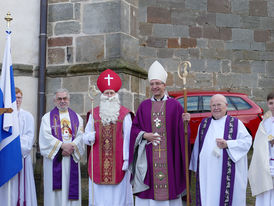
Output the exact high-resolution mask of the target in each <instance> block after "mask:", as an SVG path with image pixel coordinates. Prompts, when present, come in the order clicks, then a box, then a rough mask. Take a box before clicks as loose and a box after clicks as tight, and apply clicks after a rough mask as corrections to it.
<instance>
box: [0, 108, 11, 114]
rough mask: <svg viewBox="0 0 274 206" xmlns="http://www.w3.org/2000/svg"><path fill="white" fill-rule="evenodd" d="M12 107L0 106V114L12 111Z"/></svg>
mask: <svg viewBox="0 0 274 206" xmlns="http://www.w3.org/2000/svg"><path fill="white" fill-rule="evenodd" d="M12 112H13V109H12V108H0V115H2V114H4V113H12Z"/></svg>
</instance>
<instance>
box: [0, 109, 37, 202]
mask: <svg viewBox="0 0 274 206" xmlns="http://www.w3.org/2000/svg"><path fill="white" fill-rule="evenodd" d="M18 120H19V129H20V142H21V152H22V165H23V168H22V170H21V171H20V172H19V173H18V174H17V175H15V176H14V177H13V178H12V179H11V180H10V181H9V182H8V183H6V184H5V185H3V186H2V187H1V188H0V205H2V204H3V205H9V204H10V205H11V206H15V205H16V204H17V200H18V191H19V194H20V197H19V198H20V205H23V202H24V201H26V206H36V205H37V199H36V189H35V183H34V176H33V167H32V160H31V154H30V153H31V149H32V146H33V143H34V119H33V116H32V114H31V113H30V112H28V111H25V110H23V109H20V110H19V111H18ZM19 180H20V182H19ZM8 193H9V195H8ZM8 202H9V203H8Z"/></svg>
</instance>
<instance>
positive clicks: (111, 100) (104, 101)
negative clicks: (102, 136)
mask: <svg viewBox="0 0 274 206" xmlns="http://www.w3.org/2000/svg"><path fill="white" fill-rule="evenodd" d="M119 111H120V100H119V96H118V94H117V93H116V94H115V95H114V96H112V97H108V96H105V95H103V94H102V95H101V97H100V107H99V116H100V117H101V121H102V123H103V125H104V126H105V125H109V124H110V123H113V124H115V123H116V121H117V120H118V117H119Z"/></svg>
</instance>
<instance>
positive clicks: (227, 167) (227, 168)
mask: <svg viewBox="0 0 274 206" xmlns="http://www.w3.org/2000/svg"><path fill="white" fill-rule="evenodd" d="M211 120H212V117H209V118H204V119H203V120H202V122H201V124H200V129H199V136H198V138H199V155H198V163H197V172H196V206H202V202H201V195H200V181H199V162H200V160H199V159H200V158H199V156H200V152H201V150H202V147H203V143H204V139H205V136H206V133H207V131H208V128H209V125H210V123H211ZM237 132H238V119H237V118H235V117H231V116H229V115H227V117H226V121H225V131H224V139H225V140H235V139H236V138H237ZM234 179H235V163H234V162H233V161H232V160H231V158H230V157H229V156H228V153H227V151H226V149H223V166H222V181H221V192H220V201H219V206H230V205H232V198H233V189H234Z"/></svg>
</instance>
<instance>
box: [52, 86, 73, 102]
mask: <svg viewBox="0 0 274 206" xmlns="http://www.w3.org/2000/svg"><path fill="white" fill-rule="evenodd" d="M64 92H65V93H66V94H67V96H68V98H69V99H70V94H69V91H68V90H67V89H66V88H60V89H57V90H55V92H54V96H53V100H56V94H57V93H64Z"/></svg>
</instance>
